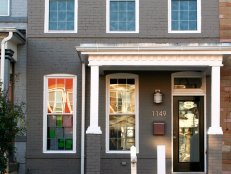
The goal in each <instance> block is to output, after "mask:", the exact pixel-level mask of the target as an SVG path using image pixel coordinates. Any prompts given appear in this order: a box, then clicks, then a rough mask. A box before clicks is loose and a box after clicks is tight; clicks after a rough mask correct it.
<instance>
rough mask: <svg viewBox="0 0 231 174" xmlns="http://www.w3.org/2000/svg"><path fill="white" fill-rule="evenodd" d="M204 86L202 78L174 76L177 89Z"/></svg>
mask: <svg viewBox="0 0 231 174" xmlns="http://www.w3.org/2000/svg"><path fill="white" fill-rule="evenodd" d="M201 87H202V79H201V78H182V77H180V78H174V88H175V89H195V88H201Z"/></svg>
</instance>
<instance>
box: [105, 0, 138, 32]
mask: <svg viewBox="0 0 231 174" xmlns="http://www.w3.org/2000/svg"><path fill="white" fill-rule="evenodd" d="M138 6H139V2H138V0H107V32H108V33H138V32H139V19H138V18H139V7H138Z"/></svg>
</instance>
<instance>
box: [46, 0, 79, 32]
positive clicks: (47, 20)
mask: <svg viewBox="0 0 231 174" xmlns="http://www.w3.org/2000/svg"><path fill="white" fill-rule="evenodd" d="M49 1H50V0H45V15H44V33H77V32H78V30H77V23H78V20H77V19H78V0H74V3H75V8H74V9H75V12H74V13H75V14H74V30H49Z"/></svg>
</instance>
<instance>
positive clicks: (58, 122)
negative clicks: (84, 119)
mask: <svg viewBox="0 0 231 174" xmlns="http://www.w3.org/2000/svg"><path fill="white" fill-rule="evenodd" d="M75 137H76V77H75V76H72V75H60V76H59V75H49V76H45V78H44V117H43V151H44V152H45V153H46V152H48V153H49V152H51V153H52V152H53V153H57V152H60V153H62V152H63V153H68V152H71V153H73V152H75V151H76V140H75V139H76V138H75Z"/></svg>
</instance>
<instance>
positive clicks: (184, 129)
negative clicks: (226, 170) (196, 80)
mask: <svg viewBox="0 0 231 174" xmlns="http://www.w3.org/2000/svg"><path fill="white" fill-rule="evenodd" d="M173 171H174V172H192V171H193V172H202V171H204V97H202V96H174V97H173Z"/></svg>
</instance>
